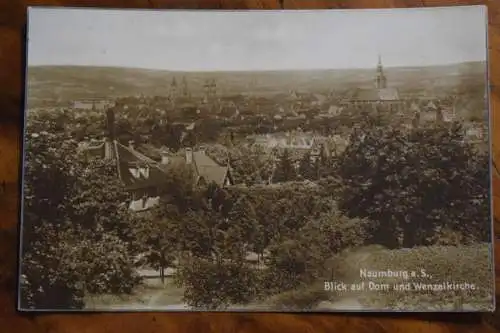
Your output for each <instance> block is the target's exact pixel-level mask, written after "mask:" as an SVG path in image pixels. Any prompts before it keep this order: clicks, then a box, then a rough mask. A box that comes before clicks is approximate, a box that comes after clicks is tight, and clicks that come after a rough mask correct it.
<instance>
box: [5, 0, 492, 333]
mask: <svg viewBox="0 0 500 333" xmlns="http://www.w3.org/2000/svg"><path fill="white" fill-rule="evenodd" d="M466 4H469V5H471V4H486V5H488V9H489V10H488V16H489V47H490V50H489V60H490V84H491V111H492V118H493V133H492V137H493V149H494V152H493V153H494V158H495V160H499V159H500V155H499V153H500V135H499V134H498V133H496V131H495V129H496V127H497V126H500V118H499V119H497V116H496V113H497V112H496V108H497V107H500V94H499V92H498V88H496V87H497V85H499V84H500V1H498V0H490V1H474V0H471V1H467V0H350V1H349V0H284V8H285V9H326V8H384V7H422V6H428V7H431V6H452V5H466ZM30 5H46V6H49V5H52V6H99V7H113V8H185V9H187V8H190V9H193V8H200V9H278V8H280V6H281V4H280V0H163V1H162V0H149V1H147V0H143V1H139V0H128V1H125V0H114V1H113V0H80V1H77V0H73V1H71V0H67V1H63V0H59V1H57V0H53V1H48V0H45V1H43V0H39V1H21V0H0V181H1V180H5V181H6V182H7V184H8V188H7V191H8V193H7V194H8V195H7V196H5V198H4V199H3V200H0V332H22V333H29V332H51V333H63V332H82V333H83V332H85V333H93V332H110V333H112V332H120V333H132V332H140V333H149V332H151V333H156V332H192V333H198V332H216V333H223V332H279V333H281V332H359V333H362V332H370V333H376V332H404V333H412V332H425V333H437V332H496V331H497V330H496V329H495V326H497V327H499V330H498V331H500V311H497V312H499V313H498V314H415V315H409V314H406V315H403V314H375V313H369V314H258V313H253V314H243V313H240V314H230V313H127V314H46V315H26V314H19V313H17V312H16V309H15V297H16V265H17V224H18V216H17V210H18V205H19V200H18V185H17V184H18V182H19V172H18V170H19V166H18V165H19V133H20V128H21V127H20V125H21V122H22V99H23V98H22V88H23V75H22V74H23V71H24V69H23V38H24V37H23V30H24V26H25V24H26V6H30ZM61 28H62V29H64V27H61ZM497 151H498V153H497ZM497 156H498V157H497ZM499 162H500V160H499ZM496 177H497V176H496V175H495V179H494V194H495V200H494V206H495V216H496V217H498V218H500V178H496ZM497 196H499V197H498V198H497ZM495 229H497V232H496V234H497V235H498V227H496V228H495ZM497 238H498V236H497ZM496 249H500V247H499V246H496ZM495 252H496V253H497V254H498V255H496V258H495V259H496V260H495V261H496V267H497V269H496V272H497V274H498V272H499V271H500V250H496V251H495ZM499 281H500V279H499V278H497V283H496V285H497V295H500V288H499V287H500V284H499ZM496 322H498V324H497V323H496Z"/></svg>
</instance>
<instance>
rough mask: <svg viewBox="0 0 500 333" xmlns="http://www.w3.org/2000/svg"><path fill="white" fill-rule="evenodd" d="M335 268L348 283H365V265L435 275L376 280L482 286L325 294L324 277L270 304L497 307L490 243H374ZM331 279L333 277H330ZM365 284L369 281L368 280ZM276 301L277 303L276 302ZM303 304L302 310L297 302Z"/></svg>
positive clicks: (336, 263) (347, 254) (334, 263)
mask: <svg viewBox="0 0 500 333" xmlns="http://www.w3.org/2000/svg"><path fill="white" fill-rule="evenodd" d="M331 265H332V268H334V270H335V276H334V280H336V281H342V282H344V283H346V284H354V283H359V282H361V281H362V279H361V278H360V269H361V268H366V269H368V270H375V271H383V270H388V269H389V270H392V271H398V270H407V271H411V270H417V271H419V270H420V269H425V270H426V272H427V273H429V274H432V278H414V279H411V280H408V281H405V280H401V279H394V278H393V279H388V278H385V279H384V278H378V279H370V281H373V282H376V283H379V284H380V283H388V284H391V285H393V284H400V283H403V282H410V283H411V282H419V281H420V282H423V283H442V282H457V283H459V282H467V283H474V284H476V285H477V286H479V288H480V289H479V290H478V291H474V292H465V291H462V292H453V291H441V292H424V291H393V290H390V291H368V290H365V291H361V292H359V291H354V292H350V291H349V292H340V293H334V292H325V291H323V288H324V284H323V283H324V281H320V282H318V283H317V284H316V285H313V286H308V287H307V288H304V289H303V290H299V291H294V292H287V293H284V294H280V295H276V296H273V297H271V298H270V299H268V300H267V301H266V302H265V303H266V304H269V305H270V306H271V307H276V306H278V307H279V308H284V309H285V310H286V309H294V310H299V309H300V307H301V306H307V307H309V308H310V309H317V307H316V306H318V305H320V304H321V305H320V308H321V310H346V309H352V308H351V306H355V305H356V304H357V305H358V308H357V310H362V309H378V310H383V309H386V310H398V309H399V310H403V311H432V310H456V309H457V308H456V306H457V302H459V303H460V304H463V306H464V307H463V309H465V310H472V309H474V310H478V309H479V310H483V311H484V310H489V309H491V308H492V306H493V303H492V297H493V296H494V294H493V283H494V278H493V271H492V259H491V254H490V250H489V246H488V245H487V244H481V245H473V246H467V247H445V246H432V247H421V248H415V249H409V250H387V249H384V248H382V247H379V246H368V247H364V248H360V249H357V250H355V251H347V252H345V253H343V254H342V255H341V256H340V257H339V258H336V259H335V260H332V263H331ZM326 280H330V278H328V279H326ZM364 281H365V285H366V284H367V283H368V281H369V280H364ZM271 304H272V305H271ZM299 304H300V305H301V306H299V307H298V308H297V305H299Z"/></svg>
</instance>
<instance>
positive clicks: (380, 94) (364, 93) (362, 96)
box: [348, 88, 399, 101]
mask: <svg viewBox="0 0 500 333" xmlns="http://www.w3.org/2000/svg"><path fill="white" fill-rule="evenodd" d="M348 99H349V100H352V101H398V100H399V92H398V90H397V89H394V88H383V89H357V90H355V91H354V93H353V94H352V95H351V96H350V98H348Z"/></svg>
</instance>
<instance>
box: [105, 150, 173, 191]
mask: <svg viewBox="0 0 500 333" xmlns="http://www.w3.org/2000/svg"><path fill="white" fill-rule="evenodd" d="M113 146H114V152H115V158H116V166H117V169H118V176H119V178H120V180H121V181H122V182H123V184H124V185H125V186H126V187H127V188H144V187H151V186H153V187H154V186H158V185H161V184H162V183H163V182H165V181H166V179H167V177H166V173H165V171H164V170H162V169H161V168H160V166H159V164H158V162H156V161H154V160H152V159H151V158H149V157H147V156H145V155H143V154H141V153H139V152H138V151H136V150H134V149H131V148H129V147H126V146H124V145H122V144H121V143H119V142H118V141H114V142H113ZM137 167H139V168H141V167H144V168H147V173H146V174H141V173H139V175H138V177H136V176H135V175H134V174H133V172H132V171H131V170H130V169H131V168H137Z"/></svg>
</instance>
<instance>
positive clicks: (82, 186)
mask: <svg viewBox="0 0 500 333" xmlns="http://www.w3.org/2000/svg"><path fill="white" fill-rule="evenodd" d="M30 125H32V126H33V125H36V124H30ZM46 125H47V124H44V125H43V128H45V127H47V126H48V125H47V126H46ZM49 125H50V124H49ZM49 127H50V126H49ZM35 129H36V127H35ZM35 129H34V128H32V127H29V128H28V131H27V142H26V145H27V146H28V149H27V150H26V152H27V154H26V160H25V174H24V179H25V184H24V217H23V230H22V232H23V244H22V260H23V261H22V265H21V274H22V279H21V295H22V297H21V306H22V307H24V308H31V307H35V308H40V309H74V308H82V307H83V306H84V304H83V298H82V297H83V294H84V293H85V292H86V291H90V292H101V293H103V292H110V293H127V292H130V291H131V290H132V288H133V287H134V286H135V285H137V283H138V282H139V279H138V277H137V276H136V273H135V270H134V267H132V263H133V260H132V252H133V250H134V246H136V245H137V244H136V243H134V242H133V241H132V238H133V232H130V228H129V227H130V226H131V225H132V224H131V223H132V219H131V217H130V216H129V213H128V211H127V209H126V207H124V206H123V205H122V202H123V198H124V197H125V196H124V192H123V191H122V190H121V187H120V186H119V183H118V182H117V180H116V177H114V174H113V172H112V165H109V164H108V163H107V162H104V161H101V162H96V163H94V164H92V165H88V164H85V163H83V162H82V160H80V159H78V156H77V155H76V154H75V152H76V143H75V142H74V141H72V140H64V139H63V138H61V137H60V136H58V135H57V134H52V133H47V132H43V131H36V130H35Z"/></svg>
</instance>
